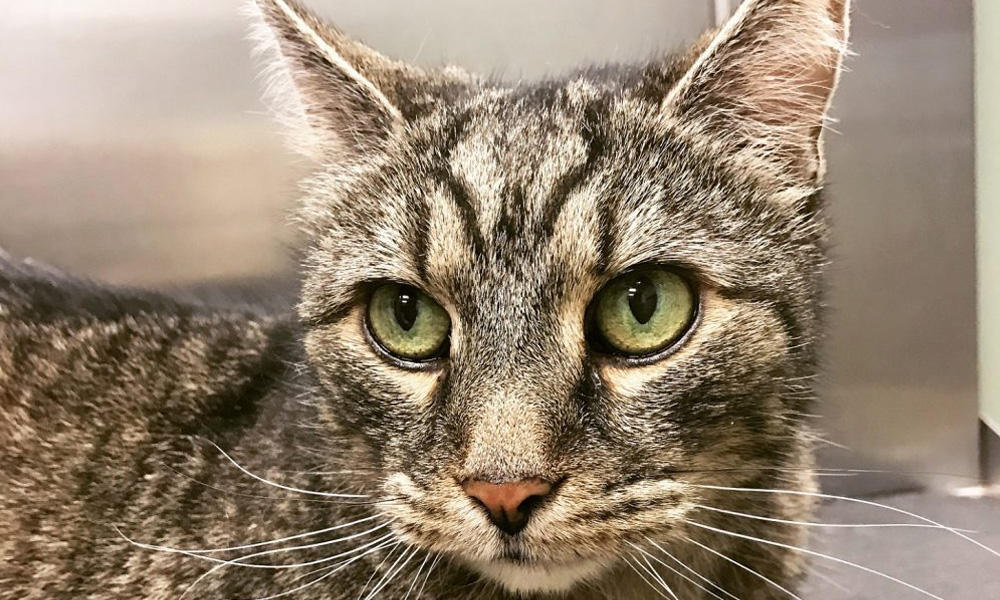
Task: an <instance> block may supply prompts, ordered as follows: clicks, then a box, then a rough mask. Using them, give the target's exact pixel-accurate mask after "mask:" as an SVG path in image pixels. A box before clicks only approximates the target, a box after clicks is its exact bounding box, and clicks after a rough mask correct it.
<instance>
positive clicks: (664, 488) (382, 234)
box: [0, 0, 848, 600]
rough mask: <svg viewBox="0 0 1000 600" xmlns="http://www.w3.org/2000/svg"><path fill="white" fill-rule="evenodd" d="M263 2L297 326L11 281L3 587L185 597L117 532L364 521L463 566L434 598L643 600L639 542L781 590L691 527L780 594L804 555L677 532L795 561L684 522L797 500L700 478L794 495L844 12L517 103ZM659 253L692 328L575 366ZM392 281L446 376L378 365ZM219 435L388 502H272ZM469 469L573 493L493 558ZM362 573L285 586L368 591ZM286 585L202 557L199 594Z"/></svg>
mask: <svg viewBox="0 0 1000 600" xmlns="http://www.w3.org/2000/svg"><path fill="white" fill-rule="evenodd" d="M254 10H255V12H256V14H257V15H258V17H259V19H260V23H261V24H262V25H263V28H261V29H260V30H259V31H258V35H257V38H258V39H259V40H260V41H261V44H262V51H263V53H264V55H266V56H268V57H270V60H272V61H273V63H272V64H273V65H274V66H273V67H272V69H271V71H272V73H273V74H274V84H273V87H274V90H277V93H278V94H279V95H280V94H283V95H284V96H283V97H284V98H285V101H284V102H282V103H281V104H282V105H281V111H282V115H283V119H284V120H285V121H286V122H287V123H288V124H289V125H290V126H291V127H292V130H293V136H294V138H295V140H297V141H296V145H297V146H298V147H299V148H300V149H303V150H305V151H306V152H307V154H309V155H310V156H313V157H314V158H316V159H317V168H316V172H315V174H314V175H313V176H312V177H311V178H310V179H308V180H307V181H306V182H304V184H303V189H304V191H305V193H304V198H303V201H302V204H301V210H300V212H299V213H298V219H297V220H298V222H299V223H300V224H301V226H302V229H303V231H304V232H305V237H306V240H307V241H306V247H305V249H304V261H303V270H304V274H305V280H304V284H303V289H302V294H301V300H300V303H299V305H298V319H297V321H298V324H295V325H293V324H292V323H290V322H289V321H287V320H285V319H282V318H277V317H272V316H268V315H265V314H260V313H259V312H254V311H249V310H242V311H239V310H227V311H217V310H212V309H209V308H208V307H204V306H201V305H197V304H190V303H185V302H179V301H168V300H161V299H148V298H146V297H145V296H142V295H135V294H133V293H132V292H122V291H107V290H96V289H94V288H92V287H91V286H90V285H88V284H80V283H78V282H74V281H72V280H69V279H67V278H65V277H63V276H56V275H52V274H47V273H39V272H37V271H35V270H32V269H26V268H25V267H23V266H18V265H16V264H15V263H12V262H10V261H8V262H6V263H3V266H2V267H0V274H3V278H0V409H2V412H0V415H2V417H3V418H2V420H0V435H2V436H3V439H4V440H7V441H8V443H6V444H4V447H3V448H2V449H0V458H3V460H4V461H5V463H6V464H7V465H8V466H7V467H5V468H4V471H3V472H4V477H5V479H6V481H4V482H3V483H4V485H3V487H2V489H0V515H2V519H3V520H2V522H3V523H5V524H10V525H12V529H13V531H14V535H13V536H5V538H6V539H5V540H4V541H0V558H3V559H4V560H3V562H2V563H0V598H8V597H14V596H15V595H16V596H17V597H18V598H22V599H23V598H28V599H32V598H53V597H66V598H69V597H90V598H99V599H100V598H123V597H136V598H138V597H145V598H164V599H165V598H176V597H178V596H179V595H180V594H182V593H183V592H184V590H185V589H186V588H187V587H188V586H189V585H190V584H191V583H192V582H193V581H194V580H195V579H196V578H197V577H198V575H199V574H201V573H202V572H204V569H203V568H201V567H199V563H198V561H197V560H195V559H194V558H192V557H184V556H181V555H178V554H166V553H156V552H149V551H143V550H139V549H136V548H135V547H134V546H130V545H129V544H128V543H126V542H124V541H123V540H122V539H121V537H120V536H116V535H115V533H114V531H113V530H110V529H109V525H112V524H113V525H119V526H121V527H122V529H123V531H124V532H125V533H126V534H129V533H131V534H134V535H135V536H136V537H142V538H143V541H146V542H149V543H155V544H160V545H164V546H171V547H188V548H192V547H201V548H204V547H211V546H213V545H214V546H220V545H231V544H234V543H250V542H251V541H256V540H260V539H272V538H277V537H282V536H287V535H294V534H297V533H301V532H304V531H309V530H313V529H319V528H323V527H329V526H331V525H334V524H337V523H343V522H346V521H349V520H351V519H356V518H365V517H367V516H372V517H377V518H378V519H379V521H378V522H387V521H390V524H389V525H388V526H387V527H388V529H387V531H390V530H391V532H392V534H393V535H394V536H395V537H396V539H399V540H402V542H403V543H404V544H405V547H406V548H412V549H413V550H412V552H414V553H415V554H414V555H416V556H425V555H426V554H425V553H431V554H439V555H441V556H444V557H445V558H447V559H449V560H447V561H444V562H442V563H441V564H440V566H439V567H437V569H436V571H435V575H434V577H432V578H431V579H429V580H428V583H427V586H426V587H425V588H424V589H423V597H426V598H457V597H466V596H467V597H471V598H484V599H492V598H497V599H501V598H510V597H513V596H521V597H541V596H546V595H549V594H552V593H559V594H563V595H566V596H568V597H571V598H581V599H590V598H595V599H596V598H653V597H658V595H657V592H656V591H655V590H654V589H652V587H651V586H649V585H648V584H647V583H645V582H643V581H642V580H641V579H640V578H639V577H637V576H636V574H635V573H633V572H632V571H631V570H630V569H629V567H628V565H627V564H626V563H625V562H624V560H623V557H625V556H628V555H629V554H630V553H631V552H633V550H632V546H631V544H633V543H634V544H641V545H646V540H647V539H653V540H656V541H657V542H659V543H660V544H661V545H663V546H664V547H667V548H669V549H670V551H671V553H673V554H674V555H675V556H677V557H679V558H680V559H681V560H683V561H684V562H685V563H687V564H689V565H690V566H692V567H694V568H695V569H696V570H697V571H698V572H699V573H701V574H702V575H704V576H706V577H708V578H710V579H712V580H713V581H714V582H716V583H718V585H720V586H722V587H723V588H725V589H726V590H728V591H730V592H731V593H733V594H735V595H736V596H738V597H743V598H760V599H766V598H778V597H783V594H782V593H781V592H779V591H777V590H776V589H775V588H774V587H772V586H769V585H768V584H767V583H764V582H763V581H762V580H761V579H759V578H757V577H754V576H752V575H751V574H749V573H748V572H747V571H746V570H743V569H741V568H738V567H737V566H735V565H733V564H732V563H730V562H727V561H725V560H723V559H722V558H719V557H718V556H716V555H713V554H711V553H708V552H706V551H704V550H702V549H700V548H699V547H698V546H696V545H694V544H692V543H691V542H688V541H686V538H691V539H693V540H695V541H698V542H700V543H703V544H705V545H707V546H710V547H712V548H714V549H716V550H718V551H719V552H722V553H725V554H726V555H728V556H731V557H734V558H737V559H738V560H739V561H740V562H742V563H743V564H745V565H748V566H749V567H751V568H752V569H754V570H756V571H758V572H759V573H760V574H762V575H764V576H766V577H767V578H769V579H771V580H772V581H774V582H776V583H779V584H781V585H782V586H785V587H788V588H792V587H794V585H795V582H796V581H797V580H798V579H799V578H800V576H801V575H802V573H803V571H804V568H805V565H804V564H803V561H802V560H801V558H800V557H799V556H798V555H797V554H795V553H793V552H790V551H786V550H784V549H781V548H777V547H765V546H760V545H757V544H753V543H751V542H748V541H743V540H738V539H735V538H725V537H720V536H718V535H714V534H712V533H710V532H708V531H706V530H701V529H696V528H693V527H691V526H689V525H686V524H685V520H686V519H690V520H694V521H698V522H702V523H705V524H709V525H714V526H718V527H722V528H725V529H732V530H735V531H739V532H741V533H745V534H749V535H756V536H760V537H765V538H768V539H772V540H776V541H782V542H785V543H788V544H794V545H802V544H804V543H806V533H805V530H804V528H801V527H797V526H794V525H789V524H779V523H774V522H771V523H764V522H760V521H747V520H745V519H744V520H734V519H732V518H730V517H726V516H724V515H722V514H720V513H708V512H706V511H704V510H701V509H699V508H697V506H696V505H707V506H712V507H717V508H722V509H729V510H736V511H740V512H750V513H756V514H760V515H764V516H767V517H771V518H775V519H786V520H802V519H807V518H808V517H809V516H810V514H811V508H812V507H811V503H810V502H809V501H807V500H805V499H804V498H781V497H777V496H775V497H772V496H771V495H767V497H761V496H760V495H757V496H754V495H752V494H738V493H734V492H723V491H711V490H706V489H704V488H699V487H695V486H697V485H706V484H707V485H715V486H747V487H763V488H774V487H791V488H792V489H798V490H806V491H808V490H812V489H813V488H814V481H813V477H812V474H811V473H810V471H809V469H810V468H811V466H812V454H811V452H812V440H813V435H812V434H811V432H810V430H809V427H808V426H807V424H806V423H805V417H804V413H805V412H806V411H807V409H808V406H809V403H810V401H811V398H812V395H813V390H812V384H811V381H812V378H813V377H814V376H815V375H816V371H817V345H818V342H819V339H820V336H821V325H822V323H821V310H820V308H821V294H822V285H821V280H822V271H823V266H824V262H825V245H826V224H825V220H824V216H823V211H822V201H821V190H822V183H823V175H824V168H823V160H822V130H823V126H824V119H825V116H826V111H827V109H828V106H829V101H830V97H831V94H832V92H833V88H834V86H835V84H836V81H837V77H838V73H839V69H840V64H841V60H842V56H843V54H844V52H845V44H846V32H847V11H848V6H847V0H748V1H747V2H745V3H744V5H743V7H742V8H741V9H740V10H739V11H738V12H737V14H736V16H734V18H733V20H732V21H731V22H730V23H729V24H727V25H726V26H724V27H723V28H722V29H721V30H720V31H718V32H716V33H714V34H712V35H709V36H706V37H705V38H704V39H703V40H702V41H701V42H699V43H697V44H696V45H695V46H694V47H693V48H692V50H691V51H690V52H688V53H686V54H683V55H678V56H670V57H665V58H663V59H660V60H656V61H653V62H651V63H648V64H644V65H638V66H635V67H615V68H600V69H588V70H584V71H581V72H579V73H575V74H571V75H569V76H567V77H565V78H561V79H551V80H547V81H544V82H541V83H538V84H533V85H527V84H522V85H517V86H510V85H506V84H504V83H502V82H491V81H485V80H481V79H479V78H477V77H475V76H472V75H469V74H466V73H464V72H462V71H460V70H458V69H453V68H451V69H445V70H441V71H424V70H420V69H418V68H416V67H413V66H409V65H405V64H402V63H399V62H396V61H393V60H391V59H388V58H386V57H384V56H382V55H380V54H377V53H375V52H374V51H372V50H369V49H367V48H365V47H364V46H363V45H361V44H359V43H358V42H355V41H353V40H350V39H349V38H347V37H346V36H344V35H343V34H342V33H340V32H338V31H336V30H335V29H333V28H331V27H328V26H326V25H323V24H322V23H321V22H320V21H319V20H318V19H316V18H315V17H313V16H311V15H310V13H308V11H306V10H305V8H304V7H303V6H301V5H300V4H298V3H297V2H296V1H294V0H259V1H258V2H257V3H256V4H255V8H254ZM650 263H657V264H664V265H670V266H673V267H676V268H679V269H683V270H684V271H685V272H687V273H689V274H690V275H691V277H692V278H693V279H694V280H695V281H697V284H698V291H699V294H700V302H701V305H700V312H699V317H698V322H697V324H696V327H695V328H694V330H693V331H692V333H691V334H690V335H688V336H687V337H686V338H685V340H684V342H683V343H682V344H681V345H680V347H678V348H677V349H676V350H675V351H674V352H672V353H669V354H668V355H665V356H663V357H662V358H661V359H659V360H656V361H652V362H650V361H644V362H641V363H640V362H629V361H622V360H611V359H608V358H605V357H601V356H598V355H595V354H594V353H593V352H592V351H590V350H589V348H588V345H587V342H586V339H585V335H584V320H585V313H586V310H587V307H588V305H589V303H590V300H591V298H592V297H593V295H594V294H595V293H596V292H597V291H598V290H599V289H600V288H601V287H602V286H603V285H604V284H606V283H607V282H609V281H610V280H611V279H613V278H614V277H615V276H616V275H618V274H620V273H622V272H623V271H625V270H627V269H629V268H631V267H634V266H636V265H642V264H650ZM386 280H393V281H401V282H406V283H409V284H412V285H414V286H417V287H419V288H421V289H422V290H424V291H425V292H427V293H428V294H430V295H431V296H433V297H434V298H435V299H437V301H438V302H439V303H440V304H441V305H442V306H443V307H444V308H445V309H446V310H447V311H448V312H449V314H450V316H451V319H452V333H451V346H450V354H449V357H448V359H447V360H446V361H442V362H439V363H434V364H432V365H430V366H426V367H424V368H420V369H416V368H411V367H410V366H407V365H403V364H400V363H399V362H398V361H395V360H393V359H391V358H389V357H387V356H386V355H385V354H384V353H381V352H379V351H378V350H377V349H376V348H375V347H374V345H373V344H372V343H371V341H370V339H369V336H368V334H367V331H366V326H365V323H364V321H365V309H364V306H365V302H366V299H367V297H368V295H369V294H370V293H371V290H372V289H373V286H374V285H376V284H377V283H378V282H380V281H386ZM53 290H55V291H53ZM284 365H292V366H294V367H295V368H285V367H284ZM205 439H209V440H212V441H215V442H216V443H218V444H220V446H222V447H223V448H224V449H226V451H227V452H230V453H232V454H233V455H234V456H237V457H239V458H240V459H241V461H244V462H245V463H246V464H247V465H249V466H250V468H251V469H253V470H254V472H258V473H261V474H263V475H265V476H266V477H268V478H270V479H274V480H280V481H282V482H285V483H286V484H287V485H289V486H292V487H298V488H310V489H322V490H325V491H328V492H336V493H363V494H367V495H369V496H371V497H372V498H374V499H382V500H384V501H383V502H381V503H378V504H375V505H367V504H365V505H359V504H356V503H355V504H336V503H322V502H308V501H303V500H308V499H303V498H293V497H291V496H289V494H276V493H275V492H274V490H273V489H271V490H269V489H267V488H265V489H263V490H261V489H260V488H259V487H254V486H253V485H252V483H253V482H252V481H251V482H247V481H246V480H245V477H242V475H241V474H240V473H238V472H235V473H234V472H233V470H232V469H231V468H227V463H226V461H224V460H223V459H222V458H220V456H219V454H218V453H217V452H214V451H213V450H214V449H213V447H211V446H206V445H205V444H204V443H203V442H201V440H205ZM780 469H788V470H787V471H780ZM310 470H315V471H322V472H324V473H330V472H335V473H336V474H327V475H320V474H308V473H305V472H306V471H310ZM470 477H475V478H479V479H486V480H492V481H510V480H517V479H521V478H526V477H541V478H544V479H548V480H551V481H554V482H558V483H559V485H558V487H557V490H556V492H555V493H554V494H553V495H552V496H551V497H549V498H547V499H546V500H545V502H544V503H543V504H542V505H541V506H540V507H539V508H538V509H537V510H536V511H535V513H533V516H532V518H531V521H530V522H529V525H528V527H527V528H526V529H525V530H524V531H523V532H522V533H521V534H520V535H517V536H513V537H512V536H505V535H503V534H501V533H500V532H499V531H497V529H496V528H495V527H493V526H492V525H491V524H490V523H489V521H488V520H487V518H486V516H485V514H484V513H483V512H482V511H481V510H479V509H478V508H477V507H476V506H475V505H474V503H473V502H472V501H471V500H470V499H469V498H467V497H466V496H465V495H464V493H463V491H462V489H461V487H460V485H459V482H461V481H463V480H465V479H467V478H470ZM220 490H221V491H220ZM303 553H304V554H303V555H302V556H304V557H305V558H302V556H296V560H298V559H300V558H302V559H303V560H305V559H306V558H309V557H312V558H316V557H322V556H323V555H324V554H323V551H322V550H321V549H319V548H313V549H308V550H304V551H303ZM383 555H384V553H383ZM401 556H402V555H401ZM381 557H382V555H375V556H372V557H368V558H366V559H365V560H363V561H359V562H358V563H357V566H356V567H355V568H351V569H347V570H345V571H343V572H342V573H341V574H338V576H337V577H336V578H332V579H330V580H329V581H325V582H322V583H321V584H318V585H315V586H312V587H310V588H308V589H303V590H302V591H301V592H299V593H298V594H297V596H296V597H300V598H353V597H358V596H359V594H363V592H362V589H363V588H364V587H365V585H366V582H367V581H368V579H369V575H370V574H371V572H372V569H373V568H376V569H377V567H376V565H377V564H378V561H379V560H381ZM376 558H377V559H378V560H376ZM387 566H388V565H383V567H382V569H383V572H384V569H385V567H387ZM408 568H409V567H408ZM405 573H411V574H412V573H413V571H411V570H408V571H405ZM405 573H404V575H405ZM294 576H295V572H294V571H293V572H291V573H289V572H288V571H266V570H259V569H258V570H254V569H241V568H238V567H233V568H227V569H221V570H219V571H218V572H217V573H213V576H212V577H209V578H206V579H205V580H204V581H201V582H199V584H198V585H199V587H198V588H197V590H198V591H197V595H196V597H204V598H216V597H218V598H223V597H234V596H236V597H265V596H269V595H272V594H278V593H281V592H283V591H287V590H289V589H292V588H294V587H295V586H296V583H295V582H294ZM35 577H41V578H42V580H43V581H44V582H45V583H44V584H43V585H42V586H41V587H37V588H36V587H32V586H31V585H29V584H28V582H29V581H31V580H32V579H33V578H35ZM663 577H664V579H665V580H666V581H667V582H668V583H670V585H671V587H673V588H674V589H675V590H678V591H683V594H682V596H683V597H684V598H686V599H688V600H702V599H705V598H708V597H711V596H709V595H707V594H705V592H703V591H701V590H699V589H698V588H696V587H693V586H691V585H690V584H688V583H686V582H685V581H683V580H682V579H680V578H677V577H674V576H673V575H671V574H670V573H665V574H664V575H663ZM410 585H411V582H410V580H409V579H408V578H407V577H405V576H403V577H399V578H397V579H395V580H393V581H392V582H390V583H389V584H387V587H386V588H385V589H384V590H382V592H380V596H379V597H403V595H404V594H406V593H407V589H408V586H410ZM12 589H16V590H19V591H18V592H17V593H16V594H14V595H8V594H9V590H12ZM411 591H413V590H411ZM411 595H412V594H411Z"/></svg>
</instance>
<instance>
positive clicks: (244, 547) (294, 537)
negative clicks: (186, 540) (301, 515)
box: [186, 515, 379, 554]
mask: <svg viewBox="0 0 1000 600" xmlns="http://www.w3.org/2000/svg"><path fill="white" fill-rule="evenodd" d="M378 518H379V516H378V515H374V516H371V517H365V518H364V519H358V520H357V521H351V522H350V523H344V524H343V525H336V526H334V527H327V528H326V529H317V530H316V531H310V532H307V533H300V534H297V535H290V536H288V537H283V538H280V539H277V540H271V541H269V542H257V543H256V544H244V545H242V546H230V547H228V548H208V549H204V550H186V552H190V553H191V554H216V553H221V552H235V551H237V550H249V549H250V548H260V547H262V546H273V545H275V544H281V543H283V542H288V541H291V540H299V539H302V538H307V537H312V536H316V535H323V534H324V533H329V532H331V531H337V530H338V529H346V528H347V527H351V526H352V525H358V524H359V523H366V522H368V521H374V520H375V519H378Z"/></svg>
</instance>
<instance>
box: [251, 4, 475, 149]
mask: <svg viewBox="0 0 1000 600" xmlns="http://www.w3.org/2000/svg"><path fill="white" fill-rule="evenodd" d="M248 12H249V13H250V15H251V17H253V18H254V19H255V21H256V23H257V27H256V28H255V30H254V34H255V37H256V38H257V42H258V44H259V50H260V51H262V52H263V53H265V54H266V58H267V59H268V61H269V64H268V71H267V72H266V73H265V74H266V75H267V76H268V87H269V89H268V91H267V93H268V95H269V96H270V98H268V99H269V100H270V101H271V104H272V107H273V108H274V109H275V110H276V112H277V113H278V117H279V119H280V120H281V121H283V122H284V124H285V125H286V126H288V128H289V129H290V133H291V140H292V142H293V145H294V146H295V148H296V149H297V150H299V151H301V152H303V153H304V154H307V155H309V156H312V157H315V158H317V159H320V160H323V161H326V162H330V161H331V159H332V160H333V162H337V163H349V162H352V161H355V160H364V159H365V157H366V156H370V155H371V153H372V152H373V151H375V152H377V151H378V150H379V149H380V148H382V147H384V145H385V144H386V143H387V142H388V141H389V140H390V139H391V137H392V136H393V135H394V134H395V133H396V132H398V131H399V129H400V128H401V127H403V126H404V125H405V123H406V122H407V121H408V120H411V119H414V118H416V117H418V116H420V115H421V114H424V113H426V112H427V111H429V110H431V109H432V108H433V106H434V104H435V103H436V102H437V101H438V100H439V98H440V97H441V96H442V95H446V94H448V93H453V92H455V91H456V89H458V88H461V87H462V86H465V85H467V84H468V83H469V82H470V81H471V78H470V77H469V76H468V75H466V74H464V73H462V72H461V71H459V70H457V69H453V68H452V69H448V70H442V71H431V72H426V71H424V70H422V69H419V68H417V67H415V66H412V65H409V64H406V63H403V62H400V61H396V60H392V59H390V58H388V57H386V56H384V55H382V54H380V53H379V52H376V51H375V50H373V49H371V48H369V47H367V46H365V45H364V44H362V43H360V42H358V41H356V40H353V39H351V38H349V37H348V36H346V35H344V34H343V33H342V32H340V31H338V30H337V29H335V28H334V27H331V26H329V25H327V24H325V23H323V22H322V21H321V20H320V19H318V18H317V17H316V16H314V15H313V14H312V13H311V12H309V11H308V10H307V9H306V8H305V6H303V5H302V4H301V3H300V2H299V1H298V0H251V1H250V4H249V5H248Z"/></svg>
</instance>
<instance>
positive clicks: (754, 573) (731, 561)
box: [684, 537, 802, 600]
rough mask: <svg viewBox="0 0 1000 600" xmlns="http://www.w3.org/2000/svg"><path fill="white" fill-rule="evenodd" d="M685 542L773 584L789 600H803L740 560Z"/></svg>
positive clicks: (687, 539) (689, 540) (703, 546)
mask: <svg viewBox="0 0 1000 600" xmlns="http://www.w3.org/2000/svg"><path fill="white" fill-rule="evenodd" d="M684 540H685V541H688V542H690V543H692V544H694V545H695V546H698V547H699V548H701V549H702V550H706V551H708V552H711V553H712V554H714V555H716V556H718V557H719V558H721V559H722V560H725V561H726V562H729V563H731V564H733V565H736V566H737V567H739V568H741V569H743V570H744V571H746V572H748V573H750V574H751V575H753V576H754V577H757V578H759V579H761V580H762V581H765V582H767V583H769V584H771V585H772V586H774V587H775V588H776V589H778V590H781V591H782V592H784V593H785V594H787V595H788V597H789V598H794V599H795V600H802V598H799V597H798V596H796V595H795V594H794V593H793V592H791V591H789V590H787V589H785V588H784V587H782V586H781V585H780V584H778V583H775V582H774V581H772V580H770V579H768V578H767V577H765V576H764V575H761V574H760V573H758V572H757V571H754V570H753V569H751V568H750V567H748V566H746V565H745V564H743V563H741V562H740V561H738V560H736V559H733V558H729V557H728V556H726V555H725V554H723V553H721V552H719V551H718V550H714V549H712V548H709V547H708V546H706V545H705V544H702V543H701V542H697V541H695V540H693V539H691V538H689V537H686V538H684Z"/></svg>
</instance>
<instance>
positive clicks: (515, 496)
mask: <svg viewBox="0 0 1000 600" xmlns="http://www.w3.org/2000/svg"><path fill="white" fill-rule="evenodd" d="M462 487H463V488H464V489H465V493H466V495H468V496H469V497H470V498H472V499H473V500H475V501H476V502H478V503H479V504H480V505H482V506H483V507H484V508H485V509H486V511H487V512H488V513H489V516H490V520H491V521H493V524H494V525H496V526H497V527H498V528H499V529H500V530H501V531H503V532H504V533H506V534H508V535H514V534H516V533H518V532H520V531H521V530H522V529H524V527H525V526H526V525H527V524H528V517H529V515H530V513H531V511H532V509H533V508H534V506H535V505H536V504H537V503H538V501H539V500H541V499H542V498H544V497H546V496H548V495H549V494H550V493H551V492H552V484H550V483H548V482H547V481H544V480H542V479H526V480H523V481H514V482H508V483H491V482H488V481H481V480H477V479H472V480H469V481H466V482H465V483H464V484H462Z"/></svg>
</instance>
